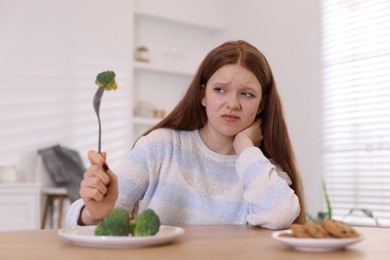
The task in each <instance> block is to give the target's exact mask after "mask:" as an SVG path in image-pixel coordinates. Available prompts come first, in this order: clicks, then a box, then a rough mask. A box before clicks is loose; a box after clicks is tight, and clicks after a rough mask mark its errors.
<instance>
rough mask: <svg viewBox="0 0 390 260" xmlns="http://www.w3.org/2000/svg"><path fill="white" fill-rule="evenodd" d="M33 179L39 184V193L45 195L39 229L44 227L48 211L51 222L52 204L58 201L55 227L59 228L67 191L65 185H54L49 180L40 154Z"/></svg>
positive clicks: (53, 208)
mask: <svg viewBox="0 0 390 260" xmlns="http://www.w3.org/2000/svg"><path fill="white" fill-rule="evenodd" d="M35 180H36V182H38V183H40V184H41V194H42V195H43V196H44V197H46V202H45V206H44V211H43V215H42V222H41V229H44V228H45V227H46V222H47V219H48V216H49V213H50V220H51V223H52V220H53V215H54V214H53V212H54V210H55V207H54V204H55V202H56V201H58V207H57V210H58V211H57V212H56V213H57V214H58V219H57V228H60V227H61V225H62V213H63V207H64V201H65V199H67V198H68V192H67V189H66V188H65V187H56V186H55V184H54V182H53V181H52V180H51V177H50V174H49V173H48V171H47V170H46V167H45V165H44V164H43V159H42V156H41V155H40V154H38V158H37V164H36V169H35Z"/></svg>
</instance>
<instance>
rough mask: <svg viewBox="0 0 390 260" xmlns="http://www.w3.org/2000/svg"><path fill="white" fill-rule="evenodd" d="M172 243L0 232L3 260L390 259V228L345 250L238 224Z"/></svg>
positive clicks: (198, 231)
mask: <svg viewBox="0 0 390 260" xmlns="http://www.w3.org/2000/svg"><path fill="white" fill-rule="evenodd" d="M184 228H185V230H186V233H185V235H183V236H182V237H180V238H179V239H178V240H176V241H175V242H173V243H170V244H166V245H161V246H155V247H149V248H138V249H102V248H87V247H79V246H75V245H72V244H69V243H67V242H65V240H63V238H61V237H60V236H59V235H58V234H57V230H56V229H51V230H35V231H17V232H5V233H0V259H12V260H13V259H37V260H43V259H53V260H60V259H93V260H97V259H112V260H114V259H115V260H116V259H200V260H208V259H288V260H295V259H299V260H304V259H310V260H313V259H315V260H321V259H332V260H336V259H342V260H348V259H373V260H385V259H386V260H388V259H390V244H389V242H388V241H389V239H390V229H385V228H357V230H358V231H359V232H361V233H362V234H364V235H365V237H366V239H365V240H364V241H361V242H359V243H358V244H355V245H352V246H350V247H348V248H347V249H346V250H341V251H337V252H328V253H308V252H299V251H295V250H292V249H290V248H289V247H287V246H285V245H283V244H281V243H280V242H278V241H275V240H274V239H272V238H271V233H272V231H270V230H264V229H259V228H252V227H247V226H239V225H232V226H231V225H228V226H225V225H221V226H184Z"/></svg>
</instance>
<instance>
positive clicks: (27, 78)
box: [0, 30, 132, 165]
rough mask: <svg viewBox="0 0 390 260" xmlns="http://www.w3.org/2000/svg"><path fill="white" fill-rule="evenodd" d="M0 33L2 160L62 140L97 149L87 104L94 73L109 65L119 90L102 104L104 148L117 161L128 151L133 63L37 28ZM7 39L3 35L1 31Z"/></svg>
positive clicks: (107, 48)
mask: <svg viewBox="0 0 390 260" xmlns="http://www.w3.org/2000/svg"><path fill="white" fill-rule="evenodd" d="M5 35H6V37H1V38H0V49H1V51H0V78H1V84H0V93H1V94H0V95H1V96H0V125H1V127H0V165H5V164H15V163H18V162H19V161H20V160H21V158H24V156H25V155H26V154H33V153H36V151H37V149H39V148H44V147H47V146H51V145H55V144H61V145H64V146H67V147H70V148H74V149H76V150H78V151H79V152H80V154H81V155H82V157H83V159H84V160H85V162H87V160H86V155H87V151H88V150H90V149H95V150H96V149H97V140H98V138H97V136H98V122H97V117H96V115H95V112H94V110H93V106H92V98H93V95H94V94H95V91H96V90H97V86H96V85H95V83H94V81H95V78H96V75H97V73H99V72H101V71H103V70H107V69H110V70H114V71H115V72H116V74H117V82H118V85H119V89H118V90H117V91H106V92H105V93H104V95H103V100H102V104H101V119H102V126H103V142H102V149H103V150H104V151H107V153H108V160H109V162H112V163H116V162H117V161H118V160H119V159H120V158H122V157H123V156H124V154H125V153H126V152H127V151H128V150H129V149H130V148H131V145H132V144H131V128H130V125H129V124H130V122H129V120H128V119H127V118H129V115H130V113H131V107H132V105H131V98H130V94H129V93H130V92H129V91H130V88H129V82H130V80H129V77H130V76H129V71H130V67H129V64H130V60H129V59H126V57H125V55H123V53H124V52H123V49H116V48H114V47H113V46H111V45H109V44H108V43H106V42H104V41H101V42H99V41H92V40H90V41H87V40H81V39H75V38H67V37H62V36H61V35H48V34H44V33H42V32H26V31H25V30H23V33H21V32H18V31H13V32H10V31H8V32H6V34H5ZM3 36H4V35H3Z"/></svg>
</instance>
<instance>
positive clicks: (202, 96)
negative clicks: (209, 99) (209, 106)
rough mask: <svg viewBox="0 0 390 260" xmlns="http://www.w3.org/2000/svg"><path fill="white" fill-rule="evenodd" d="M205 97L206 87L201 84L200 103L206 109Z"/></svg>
mask: <svg viewBox="0 0 390 260" xmlns="http://www.w3.org/2000/svg"><path fill="white" fill-rule="evenodd" d="M205 96H206V86H205V85H203V84H202V85H201V89H200V103H201V104H202V106H204V107H206V103H205Z"/></svg>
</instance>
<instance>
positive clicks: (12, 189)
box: [0, 183, 41, 231]
mask: <svg viewBox="0 0 390 260" xmlns="http://www.w3.org/2000/svg"><path fill="white" fill-rule="evenodd" d="M40 194H41V193H40V185H39V184H37V183H0V231H14V230H28V229H38V228H39V226H40V208H41V207H40V200H41V199H40Z"/></svg>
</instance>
